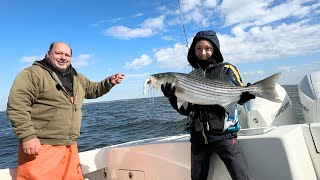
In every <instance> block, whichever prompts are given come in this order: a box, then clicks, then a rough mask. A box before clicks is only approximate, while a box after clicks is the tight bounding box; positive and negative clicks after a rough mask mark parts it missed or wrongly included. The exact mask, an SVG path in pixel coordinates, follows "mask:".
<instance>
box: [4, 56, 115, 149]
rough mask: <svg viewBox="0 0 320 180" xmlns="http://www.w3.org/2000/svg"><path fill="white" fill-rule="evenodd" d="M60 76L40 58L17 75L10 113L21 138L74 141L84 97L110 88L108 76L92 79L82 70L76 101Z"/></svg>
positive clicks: (76, 83) (75, 83)
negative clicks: (41, 61) (83, 73)
mask: <svg viewBox="0 0 320 180" xmlns="http://www.w3.org/2000/svg"><path fill="white" fill-rule="evenodd" d="M61 87H62V84H61V82H60V80H59V78H58V76H57V75H56V74H55V73H54V72H52V71H50V70H49V69H47V67H45V66H43V65H42V64H40V63H39V62H37V61H36V62H34V64H33V65H32V66H30V67H28V68H26V69H24V70H23V71H21V72H20V73H19V74H18V76H17V77H16V79H15V81H14V83H13V85H12V88H11V90H10V94H9V98H8V104H7V115H8V117H9V119H10V121H11V124H12V127H13V130H14V132H15V133H16V135H17V136H18V138H19V139H20V140H21V141H23V142H25V141H28V140H30V139H32V138H35V137H37V138H39V140H40V142H41V144H51V145H71V144H73V143H74V142H75V141H76V139H77V138H78V137H79V135H80V127H81V119H82V105H83V100H84V98H86V99H94V98H98V97H100V96H102V95H104V94H106V93H107V92H108V91H109V90H110V89H111V88H112V84H110V81H109V78H106V79H104V80H103V81H101V82H92V81H90V80H89V79H87V78H86V77H85V76H83V75H82V74H80V73H77V75H76V76H74V79H73V93H74V97H73V103H72V102H71V100H70V99H71V97H70V96H69V95H68V93H67V92H66V91H65V89H64V88H63V87H62V88H61Z"/></svg>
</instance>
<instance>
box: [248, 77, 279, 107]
mask: <svg viewBox="0 0 320 180" xmlns="http://www.w3.org/2000/svg"><path fill="white" fill-rule="evenodd" d="M280 74H281V73H276V74H273V75H271V76H269V77H267V78H265V79H262V80H260V81H258V82H255V83H253V85H257V86H260V89H261V91H260V92H258V93H257V94H256V95H257V96H258V97H262V98H265V99H268V100H269V101H273V102H281V100H280V99H278V97H279V95H278V93H277V91H276V88H275V87H276V84H277V80H278V79H279V77H280Z"/></svg>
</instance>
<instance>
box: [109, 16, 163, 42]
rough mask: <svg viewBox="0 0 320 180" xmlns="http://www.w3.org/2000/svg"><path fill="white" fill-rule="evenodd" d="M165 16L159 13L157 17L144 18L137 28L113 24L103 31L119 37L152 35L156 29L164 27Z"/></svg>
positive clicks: (129, 37)
mask: <svg viewBox="0 0 320 180" xmlns="http://www.w3.org/2000/svg"><path fill="white" fill-rule="evenodd" d="M164 20H165V16H164V15H161V16H159V17H157V18H149V19H146V20H144V22H142V23H141V24H140V25H139V27H138V28H128V27H125V26H113V27H111V28H108V29H106V30H105V31H104V34H105V35H107V36H112V37H115V38H119V39H126V40H128V39H133V38H143V37H149V36H152V35H154V33H156V32H157V31H158V30H161V29H163V28H164Z"/></svg>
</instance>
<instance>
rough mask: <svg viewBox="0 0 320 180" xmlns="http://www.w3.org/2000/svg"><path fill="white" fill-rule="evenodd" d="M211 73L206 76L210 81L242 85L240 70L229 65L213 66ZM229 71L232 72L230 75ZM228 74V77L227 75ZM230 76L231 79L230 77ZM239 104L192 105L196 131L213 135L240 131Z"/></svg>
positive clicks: (190, 117) (191, 115)
mask: <svg viewBox="0 0 320 180" xmlns="http://www.w3.org/2000/svg"><path fill="white" fill-rule="evenodd" d="M209 68H212V70H211V69H210V70H211V71H210V73H207V74H206V77H207V78H208V79H215V80H220V81H223V82H226V83H228V84H230V85H236V84H237V85H242V82H241V78H240V76H239V72H238V70H237V69H236V68H235V67H234V66H232V65H231V64H229V63H219V64H216V65H212V66H211V67H210V66H209ZM227 71H230V73H228V72H227ZM226 74H227V75H226ZM228 74H229V76H231V77H228ZM237 106H238V105H237V103H232V104H230V105H229V106H227V107H222V106H220V105H192V110H191V112H190V114H189V119H190V121H191V123H190V125H193V126H194V128H195V130H196V131H202V130H205V131H209V132H213V133H225V132H235V131H239V130H240V128H241V126H240V122H239V118H238V109H237Z"/></svg>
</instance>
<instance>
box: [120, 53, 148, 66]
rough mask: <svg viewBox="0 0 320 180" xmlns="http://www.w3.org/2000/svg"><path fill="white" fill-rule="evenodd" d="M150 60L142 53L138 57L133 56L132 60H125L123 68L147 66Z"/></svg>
mask: <svg viewBox="0 0 320 180" xmlns="http://www.w3.org/2000/svg"><path fill="white" fill-rule="evenodd" d="M151 62H152V59H151V58H150V57H149V56H148V55H146V54H142V55H141V57H140V58H139V59H138V58H135V59H134V60H133V61H132V62H126V64H125V66H124V68H126V69H140V68H142V67H145V66H148V65H149V64H150V63H151Z"/></svg>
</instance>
